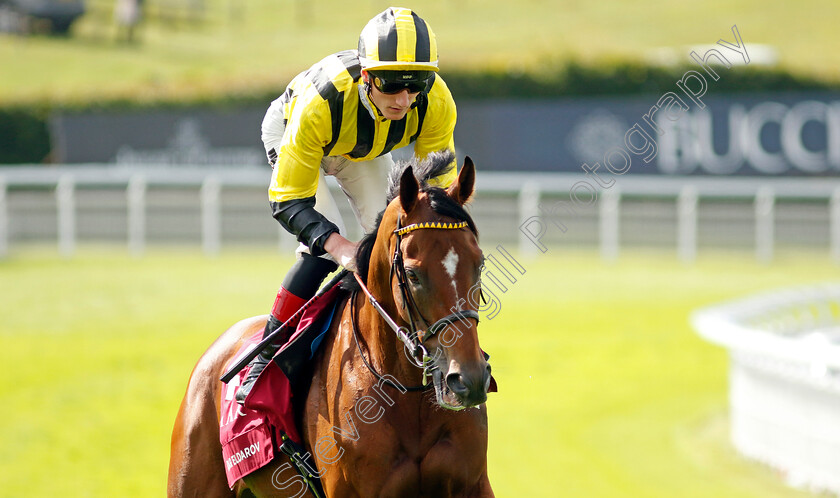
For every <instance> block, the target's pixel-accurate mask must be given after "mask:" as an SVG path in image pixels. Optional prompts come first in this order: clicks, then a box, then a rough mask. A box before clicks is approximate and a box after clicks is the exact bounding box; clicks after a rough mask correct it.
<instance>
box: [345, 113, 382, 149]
mask: <svg viewBox="0 0 840 498" xmlns="http://www.w3.org/2000/svg"><path fill="white" fill-rule="evenodd" d="M375 131H376V123H375V122H374V121H373V118H372V117H370V113H369V112H368V110H367V108H366V107H365V106H363V105H362V104H361V103H359V107H358V109H357V110H356V146H355V147H353V150H351V151H350V153H349V156H350V157H352V158H355V159H358V158H360V157H365V156H366V155H368V154H370V150H371V149H372V148H373V135H374V133H375Z"/></svg>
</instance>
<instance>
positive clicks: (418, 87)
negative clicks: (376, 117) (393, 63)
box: [370, 71, 435, 95]
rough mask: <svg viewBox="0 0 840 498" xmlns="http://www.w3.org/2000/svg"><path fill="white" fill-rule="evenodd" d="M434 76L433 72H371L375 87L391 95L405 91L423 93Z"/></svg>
mask: <svg viewBox="0 0 840 498" xmlns="http://www.w3.org/2000/svg"><path fill="white" fill-rule="evenodd" d="M434 74H435V73H434V72H433V71H370V76H371V79H372V80H373V86H375V87H376V89H377V90H379V91H380V92H382V93H385V94H389V95H392V94H395V93H400V92H401V91H403V90H408V93H418V92H423V91H425V90H426V87H427V86H429V81H430V80H431V78H432V76H433V75H434Z"/></svg>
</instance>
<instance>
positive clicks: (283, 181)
mask: <svg viewBox="0 0 840 498" xmlns="http://www.w3.org/2000/svg"><path fill="white" fill-rule="evenodd" d="M302 97H303V96H301V97H298V98H297V99H296V100H297V101H295V100H293V101H292V103H290V104H289V105H288V107H287V109H288V110H289V111H290V112H289V116H290V118H289V120H288V121H287V122H286V131H285V132H284V133H283V141H282V142H281V143H280V150H278V151H277V162H275V164H274V170H273V172H272V177H271V185H270V186H269V188H268V198H269V200H270V201H272V202H283V201H289V200H293V199H304V198H306V197H312V196H314V195H315V191H316V190H317V189H318V170H319V169H320V167H321V159H323V157H324V146H325V145H326V144H327V143H329V140H330V135H331V133H332V128H331V125H330V115H329V108H328V107H327V105H326V103H325V102H324V101H317V100H315V101H313V100H310V101H309V102H306V101H301V100H302ZM325 108H326V109H325ZM324 111H326V115H325V114H324Z"/></svg>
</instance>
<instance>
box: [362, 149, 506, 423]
mask: <svg viewBox="0 0 840 498" xmlns="http://www.w3.org/2000/svg"><path fill="white" fill-rule="evenodd" d="M446 158H449V160H451V156H447V155H443V157H442V158H441V157H437V158H436V160H438V162H441V161H445V160H446ZM444 164H446V163H444ZM427 169H428V168H427ZM430 173H439V171H436V170H434V168H432V171H431V172H430V171H425V173H423V172H421V173H419V175H418V176H420V180H421V181H420V182H418V179H417V178H416V177H415V174H416V172H415V170H414V169H413V168H412V167H410V166H409V167H407V168H405V170H404V171H403V172H402V174H401V175H400V176H399V179H398V181H396V178H394V179H392V191H398V194H397V192H394V193H393V194H392V196H391V197H393V200H392V201H391V202H390V203H389V205H388V207H387V209H386V210H385V212H384V213H383V216H382V220H381V223H380V226H379V230H378V232H377V237H376V238H377V244H376V247H374V248H373V250H372V254H371V263H370V272H371V273H370V274H369V280H376V281H377V282H383V284H382V287H384V288H383V289H381V292H383V293H384V292H387V291H390V293H391V295H392V297H393V302H394V306H395V308H396V311H397V313H398V315H399V317H400V318H401V319H402V321H403V322H404V323H405V324H406V325H407V326H406V328H407V330H408V333H409V334H410V335H413V336H415V337H416V339H417V342H418V343H419V344H421V345H422V346H423V348H425V351H427V352H428V357H427V359H426V366H427V369H428V370H429V371H430V372H431V373H432V379H433V382H434V387H435V392H436V396H437V401H438V404H440V405H441V406H443V407H445V408H450V409H460V408H466V407H470V406H475V405H478V404H481V403H483V402H484V401H485V400H486V399H487V389H488V387H489V385H490V365H489V364H488V363H487V361H486V359H485V356H484V353H483V352H482V350H481V348H480V347H479V344H478V334H477V327H478V313H477V311H476V308H477V307H478V300H479V298H480V294H481V287H480V273H481V266H482V263H483V256H482V253H481V249H480V248H479V247H478V240H477V232H476V228H475V224H474V223H473V221H472V218H471V217H470V216H469V214H468V213H467V212H466V211H465V210H464V208H463V207H462V206H463V205H464V203H466V202H467V200H468V199H469V198H470V197H471V196H472V193H473V188H474V185H475V167H474V166H473V163H472V161H471V160H470V159H469V158H466V159H465V162H464V166H463V167H462V168H461V171H460V174H459V175H458V178H457V180H456V181H455V182H454V183H453V184H452V185H451V186H450V187H449V188H448V189H446V190H443V189H440V188H435V187H429V186H425V181H424V180H426V179H428V177H429V176H428V175H429V174H430ZM377 272H379V273H377ZM384 282H387V283H388V284H385V283H384ZM371 283H373V282H371ZM383 297H384V296H383Z"/></svg>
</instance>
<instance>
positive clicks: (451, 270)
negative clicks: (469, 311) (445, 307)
mask: <svg viewBox="0 0 840 498" xmlns="http://www.w3.org/2000/svg"><path fill="white" fill-rule="evenodd" d="M458 259H459V258H458V253H457V252H455V248H454V247H452V248H450V249H449V252H448V253H447V254H446V257H445V258H443V269H444V270H446V274H447V275H449V278H451V279H452V288H453V289H455V302H458V301H459V299H458V284H456V283H455V270H456V269H457V268H458Z"/></svg>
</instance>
